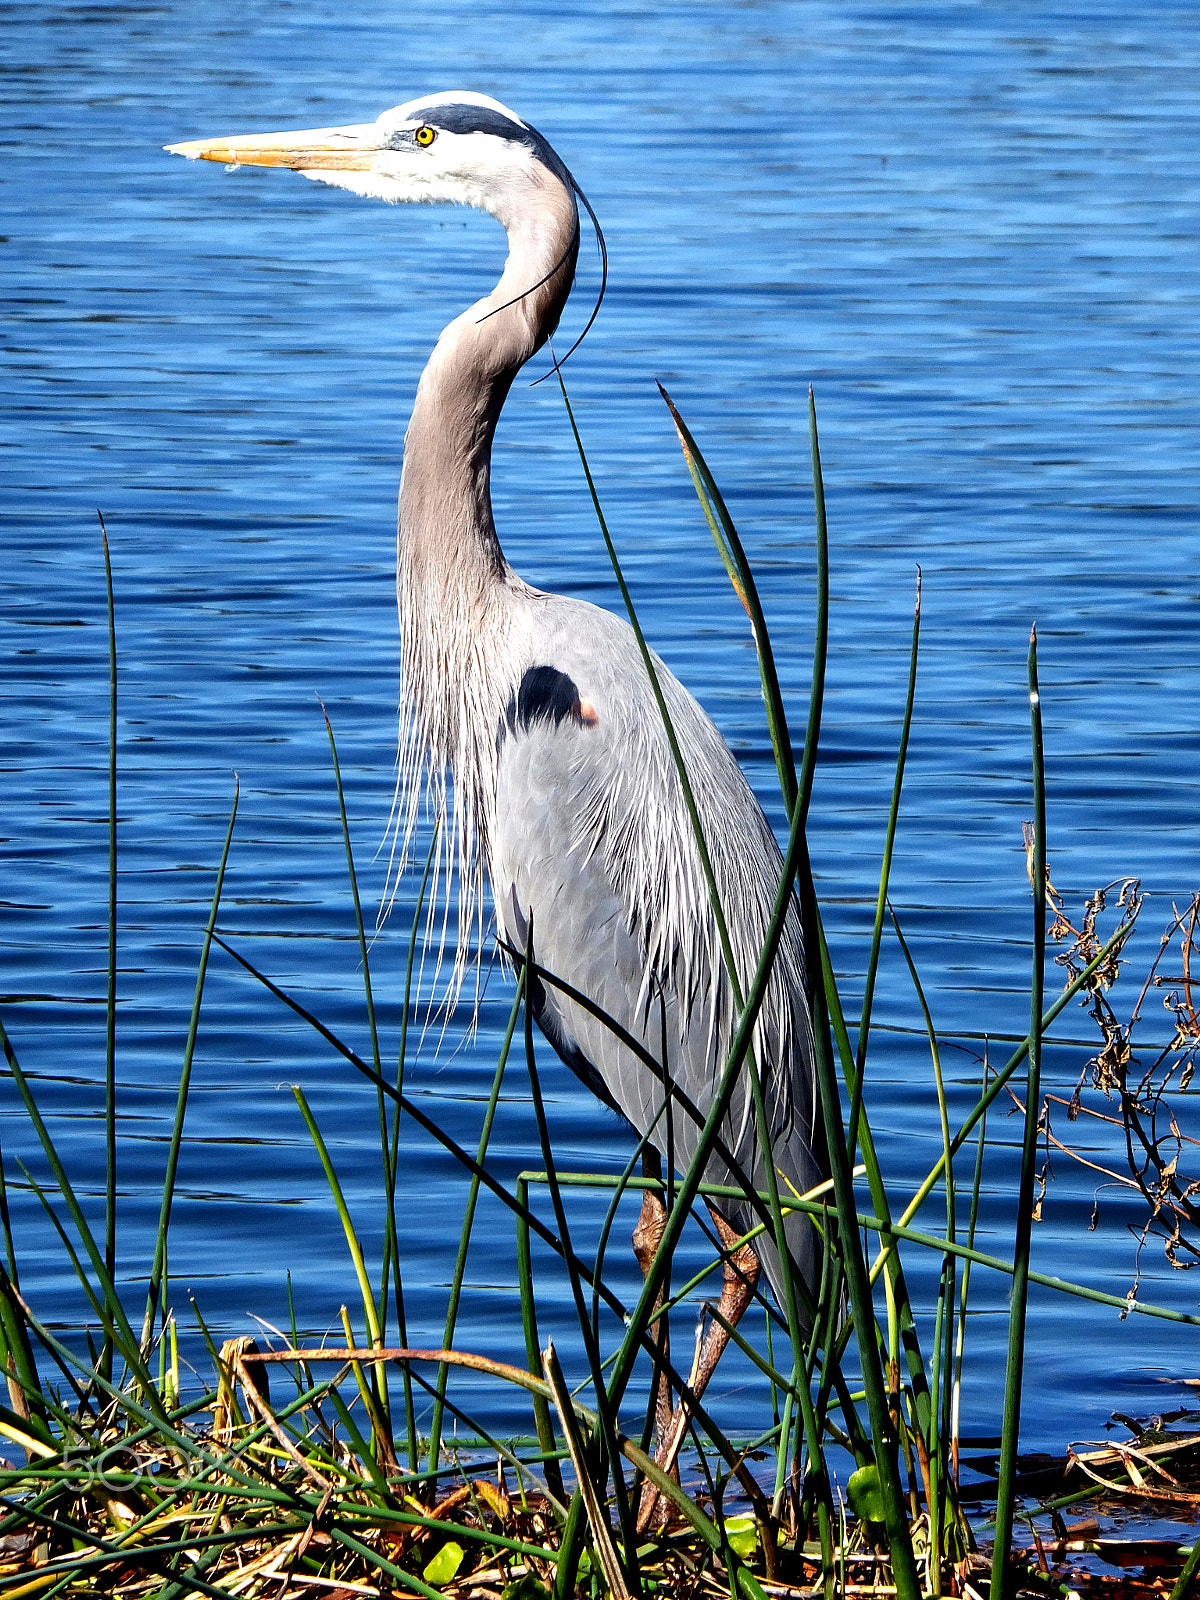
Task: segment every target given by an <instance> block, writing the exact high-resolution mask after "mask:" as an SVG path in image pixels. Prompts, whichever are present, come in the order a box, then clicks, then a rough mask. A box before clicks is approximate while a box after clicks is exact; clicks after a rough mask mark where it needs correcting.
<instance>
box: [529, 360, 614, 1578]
mask: <svg viewBox="0 0 1200 1600" xmlns="http://www.w3.org/2000/svg"><path fill="white" fill-rule="evenodd" d="M559 381H560V382H561V381H562V377H561V374H560V375H559ZM533 950H534V925H533V911H532V909H531V910H530V912H529V927H528V933H527V942H526V947H525V961H524V966H525V967H526V968H528V967H529V966H530V965H532V962H533ZM525 1061H526V1065H527V1067H528V1069H529V1089H530V1094H531V1096H532V1099H533V1110H534V1116H535V1117H536V1119H537V1129H538V1138H539V1140H540V1142H541V1146H542V1159H543V1161H544V1162H545V1165H546V1181H547V1186H548V1188H549V1190H550V1199H551V1203H552V1205H553V1207H554V1220H555V1223H556V1225H557V1227H558V1236H559V1238H560V1239H561V1241H562V1246H563V1259H564V1260H565V1262H566V1264H567V1273H568V1276H569V1278H570V1282H571V1294H572V1298H573V1299H574V1301H575V1314H576V1316H577V1318H578V1320H579V1331H580V1334H581V1335H582V1338H583V1347H584V1351H585V1353H586V1355H587V1362H588V1367H589V1369H590V1371H591V1376H592V1387H593V1390H594V1393H595V1397H596V1415H597V1418H598V1420H599V1433H600V1439H599V1442H600V1444H601V1447H602V1452H603V1453H602V1457H601V1459H602V1463H603V1470H604V1472H605V1474H606V1475H611V1478H612V1485H613V1489H614V1491H615V1494H616V1500H617V1516H618V1518H619V1519H620V1524H621V1534H622V1539H623V1542H624V1545H625V1576H626V1582H627V1583H628V1584H629V1585H630V1587H631V1588H632V1590H633V1592H634V1593H635V1594H640V1593H641V1586H640V1584H639V1582H638V1571H637V1529H636V1527H635V1526H634V1519H633V1510H632V1507H631V1506H630V1504H629V1493H628V1487H627V1485H626V1482H625V1474H624V1471H623V1470H622V1467H621V1461H620V1453H619V1448H618V1444H617V1434H618V1428H617V1410H618V1407H617V1405H616V1404H613V1403H612V1402H611V1401H610V1397H609V1393H608V1390H607V1389H606V1387H605V1383H604V1369H603V1367H602V1366H601V1363H600V1351H599V1348H598V1346H597V1344H596V1339H595V1335H594V1333H593V1330H592V1319H591V1317H590V1316H589V1315H588V1308H587V1303H586V1300H585V1298H584V1293H583V1282H582V1278H581V1275H580V1273H579V1271H578V1270H577V1269H576V1267H575V1265H574V1261H575V1253H574V1251H573V1250H572V1248H571V1235H570V1230H569V1227H568V1224H567V1212H566V1207H565V1206H564V1205H563V1198H562V1190H561V1189H560V1188H559V1186H558V1180H557V1176H556V1172H555V1162H554V1151H553V1149H552V1147H551V1144H550V1130H549V1128H548V1126H547V1123H546V1107H545V1104H544V1102H543V1100H542V1086H541V1081H540V1079H539V1077H538V1070H537V1060H536V1057H535V1054H534V1045H533V1004H532V1002H531V999H530V985H529V981H528V979H527V980H526V984H525ZM580 1488H581V1490H582V1488H583V1485H582V1483H581V1485H580Z"/></svg>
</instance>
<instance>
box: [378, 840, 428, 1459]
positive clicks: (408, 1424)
mask: <svg viewBox="0 0 1200 1600" xmlns="http://www.w3.org/2000/svg"><path fill="white" fill-rule="evenodd" d="M439 827H440V824H439V821H438V819H436V818H435V819H434V824H433V835H432V837H431V839H430V841H429V854H428V855H427V856H426V857H425V870H424V872H423V873H422V874H421V886H420V888H419V889H418V891H417V903H416V906H415V908H414V910H413V919H412V927H411V928H410V929H409V934H408V953H407V956H406V958H405V965H404V1009H403V1013H402V1015H401V1018H400V1048H399V1051H398V1053H397V1058H396V1091H397V1093H398V1094H402V1093H403V1090H404V1066H405V1062H406V1061H407V1059H408V1021H409V1017H410V1015H411V1013H412V982H413V968H414V965H415V963H416V955H417V930H418V927H419V925H420V921H421V911H422V908H423V907H424V905H425V895H426V893H427V891H428V889H429V875H430V873H431V872H432V870H433V860H434V854H435V852H436V850H437V842H438V832H439ZM381 1081H382V1074H381ZM378 1092H379V1094H380V1095H382V1094H383V1090H382V1089H380V1090H379V1091H378ZM401 1110H402V1107H401V1105H400V1103H399V1101H396V1102H395V1103H394V1104H393V1106H392V1139H391V1148H390V1151H389V1160H388V1164H387V1171H388V1174H389V1176H388V1191H387V1205H388V1214H389V1216H390V1218H391V1232H392V1233H393V1235H395V1237H396V1240H397V1246H396V1248H397V1250H399V1237H400V1235H399V1230H398V1228H397V1226H396V1174H397V1172H398V1171H399V1162H400V1115H401ZM387 1280H388V1259H387V1249H386V1245H385V1248H384V1259H383V1269H382V1272H381V1273H380V1282H379V1304H380V1314H379V1322H380V1326H381V1327H382V1326H383V1325H384V1315H383V1312H384V1307H385V1305H386V1302H387ZM392 1281H393V1284H394V1288H395V1300H396V1330H397V1332H398V1334H399V1337H400V1342H401V1343H402V1344H407V1343H408V1319H407V1317H406V1316H405V1313H404V1281H403V1275H402V1273H401V1270H400V1257H399V1255H397V1257H396V1262H395V1273H394V1276H393V1280H392ZM403 1384H404V1426H405V1431H406V1433H407V1435H408V1467H409V1472H410V1473H415V1472H416V1471H417V1469H418V1467H419V1466H420V1461H421V1453H420V1447H419V1444H418V1440H417V1414H416V1411H415V1410H414V1408H413V1390H412V1374H411V1373H410V1372H409V1370H408V1368H407V1367H405V1368H404V1373H403Z"/></svg>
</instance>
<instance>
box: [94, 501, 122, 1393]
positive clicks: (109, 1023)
mask: <svg viewBox="0 0 1200 1600" xmlns="http://www.w3.org/2000/svg"><path fill="white" fill-rule="evenodd" d="M96 515H97V516H98V517H100V542H101V544H102V545H103V547H104V586H105V595H106V599H107V611H108V989H107V995H106V998H105V1004H104V1265H105V1268H106V1270H107V1272H108V1277H109V1280H110V1282H115V1281H116V1275H117V622H116V610H115V607H114V605H113V581H112V561H111V559H110V558H109V553H108V533H107V531H106V530H105V527H104V518H103V516H101V515H100V513H99V512H97V513H96ZM100 1365H101V1369H102V1371H103V1372H104V1375H105V1377H109V1378H111V1377H112V1345H111V1343H110V1342H109V1341H108V1339H107V1338H106V1339H105V1342H104V1347H103V1350H102V1351H101V1356H100Z"/></svg>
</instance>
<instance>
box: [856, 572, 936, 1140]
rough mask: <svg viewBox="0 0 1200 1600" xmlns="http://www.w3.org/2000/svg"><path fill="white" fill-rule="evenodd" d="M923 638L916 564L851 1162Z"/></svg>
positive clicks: (862, 1025)
mask: <svg viewBox="0 0 1200 1600" xmlns="http://www.w3.org/2000/svg"><path fill="white" fill-rule="evenodd" d="M920 642H921V569H920V567H918V568H917V598H916V604H915V605H914V607H913V629H912V648H911V650H910V652H909V659H908V695H907V698H906V700H905V702H904V719H903V722H902V723H901V727H900V748H899V751H898V752H897V755H896V776H895V778H894V779H893V780H892V803H891V806H890V808H889V810H888V822H887V831H886V833H885V834H884V839H883V860H882V862H881V864H880V868H879V894H878V896H877V897H876V901H875V925H874V927H873V928H872V930H871V954H870V956H869V957H868V958H867V974H866V978H865V980H864V982H863V1003H862V1016H861V1018H860V1020H859V1024H858V1046H857V1049H856V1050H855V1069H856V1071H855V1082H854V1092H853V1094H852V1096H851V1102H850V1165H851V1166H853V1165H854V1152H855V1150H856V1149H857V1147H858V1120H859V1115H860V1113H861V1110H862V1095H863V1083H864V1081H865V1078H866V1065H867V1040H868V1038H869V1037H870V1032H871V1010H872V1007H873V1005H874V1001H875V977H876V974H877V972H878V970H879V953H880V950H881V948H882V945H883V923H884V910H885V907H886V905H887V896H888V883H889V880H890V878H891V873H892V851H893V849H894V848H895V843H896V826H897V823H898V821H899V817H900V791H901V789H902V788H903V785H904V767H905V763H906V761H907V757H908V736H909V732H910V730H911V728H912V716H913V704H914V702H915V700H916V696H917V652H918V648H919V646H920Z"/></svg>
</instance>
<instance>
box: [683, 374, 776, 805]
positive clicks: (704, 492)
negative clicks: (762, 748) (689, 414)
mask: <svg viewBox="0 0 1200 1600" xmlns="http://www.w3.org/2000/svg"><path fill="white" fill-rule="evenodd" d="M658 392H659V394H660V395H662V397H663V399H664V400H665V401H666V404H667V409H668V410H669V411H670V413H671V420H672V421H673V422H674V424H675V430H676V432H677V433H678V434H679V442H680V444H681V446H682V447H683V459H684V461H685V462H686V463H687V469H688V472H689V474H690V475H691V479H692V484H693V486H694V488H695V490H696V496H697V498H698V499H699V501H700V507H701V509H702V511H703V512H704V519H705V521H706V522H707V523H708V526H709V531H710V532H711V533H712V536H713V542H714V543H715V545H716V547H717V553H718V554H719V555H720V557H721V561H722V563H723V565H724V567H725V571H726V572H727V573H728V575H729V581H730V583H731V584H732V585H733V590H734V593H735V594H736V595H737V597H738V599H739V600H740V601H741V602H742V605H743V606H744V607H745V608H746V615H747V616H748V617H749V618H750V628H751V631H752V633H753V635H754V642H755V645H756V646H757V653H758V670H759V675H760V677H761V679H762V690H763V702H764V704H765V706H766V710H767V726H768V727H769V729H770V733H771V748H772V749H773V751H774V752H775V766H776V770H777V771H778V774H779V787H780V789H781V791H782V793H783V803H784V807H785V809H786V812H787V815H788V818H789V820H790V818H791V815H792V808H793V807H794V806H795V804H796V794H797V784H796V763H795V758H794V756H793V754H792V742H791V735H790V734H789V733H788V723H787V713H786V711H785V710H784V704H783V695H782V693H781V691H780V688H779V674H778V672H777V671H776V669H775V657H774V653H773V652H772V650H771V648H770V639H769V636H768V632H767V624H766V619H765V617H764V616H763V609H762V604H761V602H760V601H759V597H758V587H757V585H756V584H755V581H754V574H753V572H752V570H751V567H750V563H749V561H747V559H746V552H745V550H744V548H743V546H742V541H741V539H740V537H739V535H738V531H737V528H736V527H735V526H734V522H733V518H732V517H731V516H730V515H729V511H728V509H727V507H726V505H725V501H724V499H723V497H722V495H721V491H720V489H718V488H717V484H716V480H715V479H714V477H713V475H712V473H711V471H710V470H709V467H708V463H707V462H706V461H705V459H704V457H703V455H702V454H701V452H700V448H699V446H698V445H697V443H696V441H695V439H694V438H693V437H692V434H691V431H690V430H689V428H688V426H687V423H686V422H684V420H683V418H682V417H681V416H680V415H679V412H678V411H677V410H676V408H675V402H674V401H673V400H672V399H671V396H670V395H669V394H668V393H667V391H666V390H665V389H664V388H663V386H662V384H661V383H660V384H659V385H658Z"/></svg>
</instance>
